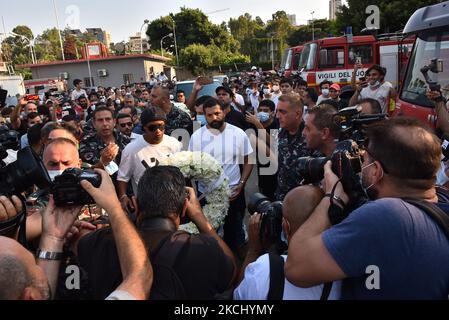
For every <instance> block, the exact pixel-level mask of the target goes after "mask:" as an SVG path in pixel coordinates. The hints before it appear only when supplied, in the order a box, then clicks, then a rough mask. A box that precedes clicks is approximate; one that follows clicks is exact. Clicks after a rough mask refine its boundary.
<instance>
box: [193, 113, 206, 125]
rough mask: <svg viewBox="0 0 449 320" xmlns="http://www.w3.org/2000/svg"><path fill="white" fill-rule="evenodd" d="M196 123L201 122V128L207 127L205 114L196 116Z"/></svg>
mask: <svg viewBox="0 0 449 320" xmlns="http://www.w3.org/2000/svg"><path fill="white" fill-rule="evenodd" d="M196 121H199V122H201V126H202V127H203V126H205V125H207V120H206V116H205V115H204V114H197V115H196Z"/></svg>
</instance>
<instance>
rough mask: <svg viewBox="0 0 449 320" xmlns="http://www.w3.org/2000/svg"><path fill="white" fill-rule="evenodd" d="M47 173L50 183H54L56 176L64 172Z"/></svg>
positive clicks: (51, 171)
mask: <svg viewBox="0 0 449 320" xmlns="http://www.w3.org/2000/svg"><path fill="white" fill-rule="evenodd" d="M47 171H48V175H49V176H50V180H51V181H55V178H56V177H57V176H60V175H61V174H62V173H63V172H64V170H47Z"/></svg>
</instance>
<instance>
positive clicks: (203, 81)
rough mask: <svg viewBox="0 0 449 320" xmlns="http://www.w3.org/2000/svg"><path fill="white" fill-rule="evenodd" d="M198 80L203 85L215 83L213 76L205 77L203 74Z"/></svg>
mask: <svg viewBox="0 0 449 320" xmlns="http://www.w3.org/2000/svg"><path fill="white" fill-rule="evenodd" d="M198 82H199V83H200V84H201V85H203V86H206V85H208V84H212V83H214V78H213V77H205V76H201V77H199V78H198Z"/></svg>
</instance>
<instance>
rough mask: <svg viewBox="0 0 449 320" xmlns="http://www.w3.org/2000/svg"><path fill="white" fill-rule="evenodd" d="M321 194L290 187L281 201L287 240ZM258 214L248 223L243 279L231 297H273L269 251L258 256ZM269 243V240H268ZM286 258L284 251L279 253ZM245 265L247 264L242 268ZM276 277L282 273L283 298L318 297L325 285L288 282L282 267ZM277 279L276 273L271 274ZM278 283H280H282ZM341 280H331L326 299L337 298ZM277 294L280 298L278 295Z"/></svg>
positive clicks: (316, 190) (302, 188)
mask: <svg viewBox="0 0 449 320" xmlns="http://www.w3.org/2000/svg"><path fill="white" fill-rule="evenodd" d="M322 198H323V192H322V191H321V190H320V189H319V188H318V187H315V186H311V185H308V186H301V187H297V188H295V189H293V190H292V191H290V192H289V193H288V194H287V196H286V197H285V198H284V201H283V209H282V216H283V218H282V229H283V232H284V235H285V237H286V238H287V239H285V240H286V241H287V242H288V241H290V239H291V238H292V237H293V235H294V234H295V232H296V231H297V230H298V229H299V228H300V227H301V225H302V224H303V223H304V222H305V221H306V220H307V219H308V218H309V216H310V215H311V214H312V212H313V210H314V209H315V207H316V206H317V205H318V204H319V203H320V201H321V199H322ZM260 219H261V216H260V214H255V215H253V216H252V217H251V219H250V226H249V230H250V231H249V250H248V254H247V256H246V258H245V261H244V262H243V266H242V269H244V270H245V273H244V275H241V277H242V276H243V279H239V280H240V281H241V282H240V285H239V286H238V287H237V288H236V289H235V291H234V300H268V299H269V298H271V299H275V298H276V297H274V296H273V294H274V292H275V290H274V289H273V288H272V289H271V290H272V291H271V292H270V273H271V272H276V270H275V269H273V270H271V267H270V258H269V255H268V254H264V255H262V256H260V254H261V253H262V252H261V251H262V250H261V249H262V244H261V241H260V236H259V234H260ZM267 245H269V244H267ZM281 257H282V258H283V259H284V262H285V260H286V259H287V255H282V256H281ZM245 267H246V268H245ZM278 272H280V273H282V274H280V273H278V275H279V278H281V277H280V276H283V277H282V278H283V279H284V281H283V284H284V290H283V295H282V299H283V300H320V298H321V296H322V294H323V289H324V285H322V284H321V285H318V286H315V287H311V288H300V287H297V286H295V285H293V284H292V283H290V282H289V281H288V280H287V279H286V278H285V275H283V268H280V270H278ZM274 279H276V277H275V278H274ZM281 285H282V283H281V284H279V286H281ZM340 293H341V282H340V281H336V282H334V283H333V284H332V288H331V290H330V294H329V297H328V299H329V300H335V299H339V298H340ZM277 298H281V295H280V294H279V296H278V297H277Z"/></svg>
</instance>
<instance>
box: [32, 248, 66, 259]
mask: <svg viewBox="0 0 449 320" xmlns="http://www.w3.org/2000/svg"><path fill="white" fill-rule="evenodd" d="M62 257H63V253H62V252H51V251H44V250H41V249H37V251H36V258H37V259H41V260H54V261H61V260H62Z"/></svg>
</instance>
